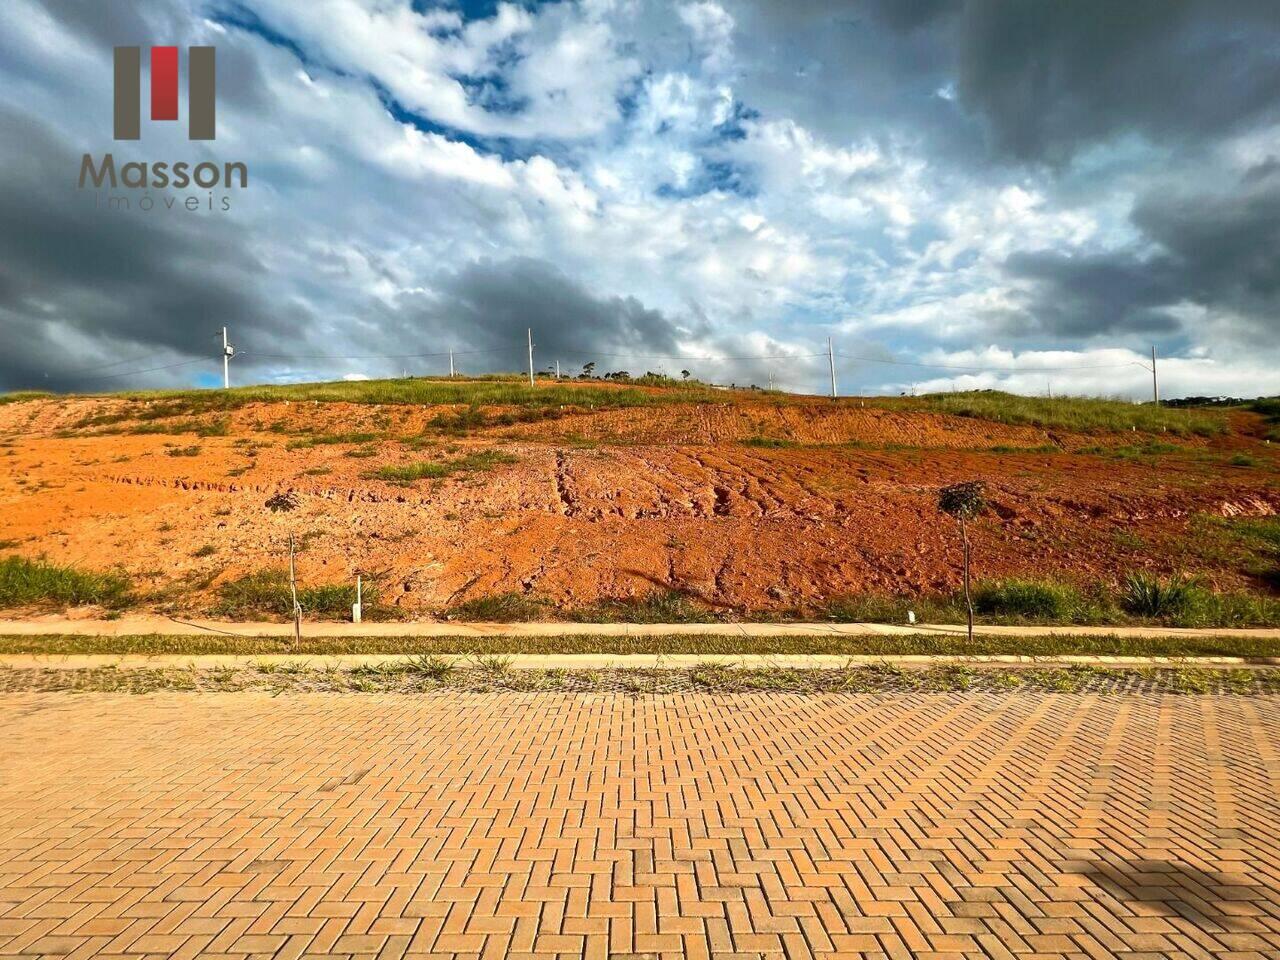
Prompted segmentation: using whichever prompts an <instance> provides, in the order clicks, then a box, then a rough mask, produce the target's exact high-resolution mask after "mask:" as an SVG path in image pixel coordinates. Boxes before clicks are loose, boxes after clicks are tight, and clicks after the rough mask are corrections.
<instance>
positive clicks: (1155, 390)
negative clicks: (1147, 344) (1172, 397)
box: [1151, 343, 1160, 407]
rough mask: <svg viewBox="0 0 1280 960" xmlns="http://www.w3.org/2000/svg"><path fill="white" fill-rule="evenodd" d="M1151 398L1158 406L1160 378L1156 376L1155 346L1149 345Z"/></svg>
mask: <svg viewBox="0 0 1280 960" xmlns="http://www.w3.org/2000/svg"><path fill="white" fill-rule="evenodd" d="M1151 399H1152V400H1154V401H1155V404H1156V406H1157V407H1158V406H1160V380H1159V378H1158V377H1157V376H1156V347H1155V344H1154V343H1153V344H1152V345H1151Z"/></svg>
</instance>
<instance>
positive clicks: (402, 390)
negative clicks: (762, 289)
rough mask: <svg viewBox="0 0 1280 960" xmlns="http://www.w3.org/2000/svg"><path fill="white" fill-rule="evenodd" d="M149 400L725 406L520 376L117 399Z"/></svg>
mask: <svg viewBox="0 0 1280 960" xmlns="http://www.w3.org/2000/svg"><path fill="white" fill-rule="evenodd" d="M112 396H118V397H123V398H125V399H130V400H138V401H146V402H150V403H153V404H156V405H157V406H159V407H160V408H161V409H165V410H167V411H168V413H167V414H166V415H168V416H178V415H190V414H194V413H202V412H207V411H213V410H233V409H237V408H239V407H243V406H245V405H247V404H250V403H272V402H278V401H284V400H287V401H291V402H304V401H318V402H321V403H362V404H365V403H367V404H415V405H437V404H440V405H442V404H459V405H464V406H470V405H475V406H514V407H527V406H533V407H552V406H577V407H582V408H586V409H615V408H621V407H647V406H655V405H661V404H668V403H684V402H698V401H703V402H707V401H710V402H716V403H724V402H726V399H727V398H726V396H725V394H724V393H722V392H720V391H716V390H711V389H708V388H705V387H698V386H687V385H685V386H679V385H675V386H669V387H662V388H660V389H657V390H654V389H651V388H646V387H643V386H638V385H604V384H591V385H590V386H586V387H578V386H570V385H568V384H556V383H546V382H539V383H538V385H537V386H536V387H530V386H529V385H528V383H527V382H526V381H524V380H523V379H522V378H520V377H518V376H515V375H508V376H493V377H486V378H473V379H469V380H449V379H447V378H442V379H433V378H425V377H413V378H407V379H398V380H359V381H337V382H330V383H294V384H270V385H259V386H250V387H234V388H232V389H230V390H150V391H141V392H130V393H122V394H113V395H112Z"/></svg>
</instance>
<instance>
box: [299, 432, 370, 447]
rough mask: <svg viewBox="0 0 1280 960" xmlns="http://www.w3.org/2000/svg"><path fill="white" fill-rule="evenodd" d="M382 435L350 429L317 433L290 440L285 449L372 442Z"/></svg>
mask: <svg viewBox="0 0 1280 960" xmlns="http://www.w3.org/2000/svg"><path fill="white" fill-rule="evenodd" d="M383 436H384V435H383V434H381V433H369V432H367V431H352V432H350V433H317V434H313V435H311V436H307V437H302V438H300V439H297V440H290V441H289V443H288V444H286V445H285V449H286V450H306V449H308V448H310V447H320V446H332V445H335V444H339V443H350V444H363V443H373V442H374V441H376V440H381V439H383Z"/></svg>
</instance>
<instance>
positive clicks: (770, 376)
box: [769, 370, 773, 393]
mask: <svg viewBox="0 0 1280 960" xmlns="http://www.w3.org/2000/svg"><path fill="white" fill-rule="evenodd" d="M769 392H770V393H773V371H772V370H770V371H769Z"/></svg>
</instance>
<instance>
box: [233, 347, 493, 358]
mask: <svg viewBox="0 0 1280 960" xmlns="http://www.w3.org/2000/svg"><path fill="white" fill-rule="evenodd" d="M506 352H513V353H514V352H515V351H514V350H511V349H510V348H508V347H494V348H492V349H489V350H453V351H449V350H445V351H442V352H440V353H355V354H334V353H313V354H283V353H254V352H253V351H252V350H246V351H241V352H239V354H238V356H241V357H257V358H258V359H259V360H423V359H428V358H431V357H447V356H450V354H452V355H453V356H455V357H466V356H474V355H475V354H478V353H506Z"/></svg>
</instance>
